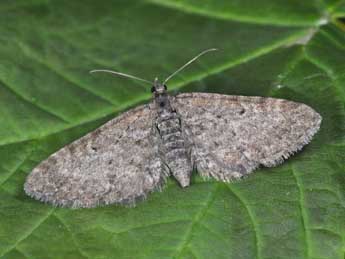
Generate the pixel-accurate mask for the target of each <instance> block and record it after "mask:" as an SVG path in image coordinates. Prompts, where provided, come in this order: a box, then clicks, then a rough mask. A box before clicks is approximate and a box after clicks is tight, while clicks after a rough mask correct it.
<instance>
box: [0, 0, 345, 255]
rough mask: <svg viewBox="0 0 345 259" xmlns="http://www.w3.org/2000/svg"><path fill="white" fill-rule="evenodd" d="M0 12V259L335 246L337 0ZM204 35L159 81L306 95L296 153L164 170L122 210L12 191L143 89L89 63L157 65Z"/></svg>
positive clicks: (152, 69) (142, 73)
mask: <svg viewBox="0 0 345 259" xmlns="http://www.w3.org/2000/svg"><path fill="white" fill-rule="evenodd" d="M0 12H1V13H0V14H1V15H0V24H1V27H0V41H1V45H0V258H5V259H9V258H16V259H20V258H35V259H36V258H40V259H41V258H42V259H49V258H54V259H56V258H73V259H76V258H102V259H103V258H259V259H263V258H318V259H321V258H332V259H333V258H339V259H340V258H342V259H343V258H344V255H345V220H344V216H345V163H344V154H345V134H344V132H345V105H344V104H345V62H344V61H345V59H344V57H345V33H344V30H343V28H344V26H342V25H341V24H342V23H341V19H340V18H341V17H344V16H345V1H342V0H339V1H338V0H324V1H319V0H314V1H298V0H290V1H285V0H261V1H250V0H244V1H238V0H232V1H226V0H224V1H221V0H217V1H211V0H207V1H206V0H205V1H197V0H184V1H182V0H180V1H177V0H176V1H173V0H164V1H163V0H150V1H134V0H132V1H119V0H118V1H115V0H104V1H98V2H96V1H91V0H85V1H67V0H60V1H54V0H50V1H48V0H16V1H7V0H3V1H2V2H1V3H0ZM337 21H338V22H337ZM211 47H216V48H219V49H220V51H219V52H217V53H212V54H209V55H208V56H205V57H203V58H202V60H200V61H199V62H197V63H196V64H195V65H193V66H191V67H190V68H188V69H187V70H186V71H184V72H183V73H181V74H179V75H178V76H177V77H176V78H174V79H173V80H172V81H171V83H170V85H169V89H170V90H171V92H172V93H176V92H188V91H199V92H217V93H224V94H241V95H260V96H274V97H282V98H286V99H290V100H295V101H299V102H303V103H306V104H308V105H310V106H311V107H313V108H314V109H316V110H317V111H318V112H319V113H320V114H321V115H322V116H323V122H322V126H321V130H320V132H319V133H318V134H317V135H316V137H315V138H314V139H313V141H312V142H311V143H310V144H309V145H308V146H306V148H304V150H303V151H302V152H300V153H298V154H296V155H295V156H294V157H292V158H290V159H289V160H288V161H286V162H285V163H284V164H282V165H280V166H278V167H275V168H271V169H268V168H263V169H260V170H258V171H257V172H256V173H255V174H253V175H251V176H250V177H248V178H247V179H244V180H243V181H240V182H235V183H231V184H224V183H217V182H213V181H210V182H204V181H202V180H201V179H200V178H199V177H198V176H194V177H193V183H192V185H191V186H190V187H189V188H187V189H181V188H180V187H179V186H178V185H177V183H176V182H175V181H173V180H171V181H169V183H168V186H167V187H166V188H165V189H164V190H163V192H160V193H154V194H152V195H150V197H149V198H148V200H146V201H144V202H142V203H140V204H138V206H137V207H135V208H123V207H118V206H107V207H102V208H96V209H80V210H71V209H61V208H54V207H52V206H50V205H46V204H43V203H40V202H38V201H36V200H33V199H31V198H29V197H27V196H26V195H25V194H24V191H23V183H24V181H25V177H26V175H27V174H28V173H30V171H31V170H32V168H33V167H34V166H35V165H37V164H38V163H39V162H40V161H42V160H43V159H44V158H46V157H48V156H49V155H50V154H51V153H53V152H54V151H56V150H58V149H59V148H61V147H62V146H63V145H65V144H67V143H70V142H71V141H72V140H74V139H77V138H79V137H81V136H82V135H84V134H86V133H87V132H89V131H91V130H92V129H94V128H96V127H98V126H100V125H101V124H102V123H104V122H105V121H107V120H109V119H110V118H112V117H114V116H116V115H117V114H118V113H119V112H122V111H124V110H127V109H129V108H130V107H134V106H136V105H138V104H139V103H142V102H147V101H148V100H149V99H150V93H149V89H148V88H147V86H145V85H140V84H137V83H135V82H133V81H130V80H125V79H121V78H117V77H111V76H109V75H92V76H91V75H89V74H88V71H89V70H91V69H96V68H111V69H116V70H119V71H122V72H125V73H130V74H134V75H137V76H139V77H143V78H146V79H149V80H151V79H153V78H154V77H155V76H159V77H160V78H164V77H165V76H167V75H168V74H169V73H171V72H173V71H174V70H175V69H176V68H178V67H179V66H180V65H182V64H183V63H184V62H185V61H187V60H188V59H190V58H191V57H193V56H194V55H195V54H197V53H198V52H200V51H201V50H204V49H207V48H211Z"/></svg>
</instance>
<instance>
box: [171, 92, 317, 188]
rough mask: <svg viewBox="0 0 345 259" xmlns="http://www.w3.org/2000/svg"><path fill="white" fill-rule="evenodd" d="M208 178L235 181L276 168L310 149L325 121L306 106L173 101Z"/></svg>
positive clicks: (218, 98) (270, 101) (225, 99)
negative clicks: (264, 168) (261, 168)
mask: <svg viewBox="0 0 345 259" xmlns="http://www.w3.org/2000/svg"><path fill="white" fill-rule="evenodd" d="M173 103H174V106H175V109H176V110H177V112H178V113H179V115H180V117H181V121H182V127H183V129H184V131H185V132H186V135H187V136H188V138H189V139H190V140H191V142H192V143H193V148H192V150H193V153H192V156H193V159H194V163H195V165H196V167H197V169H198V171H199V172H200V174H201V175H202V176H204V177H206V178H207V177H213V178H215V179H217V180H222V181H231V180H232V179H236V178H240V177H242V176H244V175H246V174H248V173H250V172H252V171H253V170H254V169H255V168H257V167H258V166H259V165H264V166H275V165H277V164H278V163H281V162H282V161H283V159H286V158H288V157H289V156H290V155H291V154H293V153H294V152H296V151H298V150H300V149H301V148H302V147H303V146H304V145H305V144H307V143H308V142H309V141H310V140H311V138H312V136H313V135H314V134H315V133H316V132H317V131H318V129H319V127H320V123H321V116H320V115H319V114H318V113H317V112H315V111H314V110H313V109H312V108H310V107H309V106H307V105H305V104H301V103H296V102H292V101H287V100H283V99H275V98H265V97H247V96H231V95H220V94H208V93H186V94H180V95H178V96H176V97H175V98H174V99H173Z"/></svg>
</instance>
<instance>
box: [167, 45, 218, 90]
mask: <svg viewBox="0 0 345 259" xmlns="http://www.w3.org/2000/svg"><path fill="white" fill-rule="evenodd" d="M215 50H218V49H207V50H204V51H203V52H201V53H199V54H198V55H197V56H195V57H194V58H192V59H191V60H189V61H188V62H187V63H186V64H184V65H183V66H182V67H180V68H179V69H177V70H176V71H175V72H174V73H172V74H171V75H170V76H168V77H167V78H166V79H165V80H164V82H163V85H165V83H166V82H168V80H170V79H171V78H172V77H173V76H175V75H176V74H177V73H179V72H180V71H181V70H183V69H184V68H185V67H187V66H189V65H190V64H191V63H193V62H194V61H195V60H197V59H198V58H200V57H201V56H202V55H204V54H206V53H208V52H211V51H215Z"/></svg>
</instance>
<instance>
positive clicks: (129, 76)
mask: <svg viewBox="0 0 345 259" xmlns="http://www.w3.org/2000/svg"><path fill="white" fill-rule="evenodd" d="M98 72H105V73H110V74H115V75H118V76H123V77H128V78H131V79H135V80H139V81H142V82H145V83H148V84H150V85H153V82H150V81H147V80H145V79H142V78H139V77H136V76H132V75H128V74H125V73H120V72H117V71H112V70H106V69H95V70H91V71H90V73H98Z"/></svg>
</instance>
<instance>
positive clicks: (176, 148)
mask: <svg viewBox="0 0 345 259" xmlns="http://www.w3.org/2000/svg"><path fill="white" fill-rule="evenodd" d="M156 126H157V128H158V131H159V135H160V137H161V141H162V142H161V143H162V148H163V150H162V151H163V154H164V162H165V163H166V165H167V166H168V167H169V169H170V171H171V173H172V175H173V176H174V177H175V178H176V180H177V181H178V182H179V183H180V184H181V186H182V187H186V186H188V185H189V183H190V174H191V172H192V165H191V159H190V155H189V153H188V150H187V147H186V143H185V140H184V138H183V135H182V130H181V124H180V119H179V118H178V116H177V114H176V113H175V112H171V113H169V114H164V115H161V116H159V117H158V119H157V122H156Z"/></svg>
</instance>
